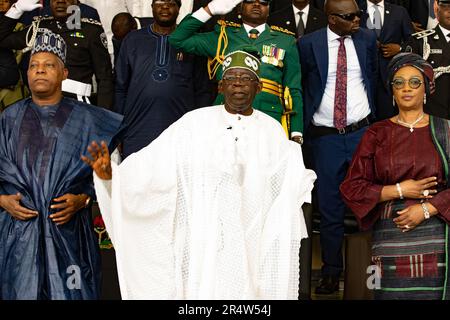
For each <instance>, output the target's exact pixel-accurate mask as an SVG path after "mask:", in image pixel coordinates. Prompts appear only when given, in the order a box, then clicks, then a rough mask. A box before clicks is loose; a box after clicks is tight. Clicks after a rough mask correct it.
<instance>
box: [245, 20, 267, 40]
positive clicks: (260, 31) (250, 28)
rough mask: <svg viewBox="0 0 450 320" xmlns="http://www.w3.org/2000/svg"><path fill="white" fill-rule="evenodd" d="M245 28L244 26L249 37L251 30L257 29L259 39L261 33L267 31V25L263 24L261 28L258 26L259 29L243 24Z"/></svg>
mask: <svg viewBox="0 0 450 320" xmlns="http://www.w3.org/2000/svg"><path fill="white" fill-rule="evenodd" d="M243 26H244V28H245V31H247V35H248V36H249V37H250V30H252V29H256V30H258V32H259V33H258V37H259V36H260V35H261V33H263V32H264V31H265V30H266V24H265V23H263V24H260V25H259V26H257V27H252V26H249V25H248V24H245V23H244V24H243Z"/></svg>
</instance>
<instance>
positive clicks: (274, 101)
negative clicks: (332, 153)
mask: <svg viewBox="0 0 450 320" xmlns="http://www.w3.org/2000/svg"><path fill="white" fill-rule="evenodd" d="M170 1H171V0H169V2H170ZM241 1H242V0H213V1H211V2H210V3H209V4H208V5H207V6H206V7H204V8H200V9H199V10H197V11H196V12H195V13H194V14H192V15H188V16H187V17H186V18H185V19H183V21H182V22H181V23H180V25H179V26H178V27H177V29H176V30H175V31H174V32H173V33H172V35H171V36H170V37H169V42H170V43H171V44H172V45H173V46H174V47H176V48H178V49H182V50H184V51H186V52H189V53H193V54H197V55H203V56H207V57H209V58H210V62H211V61H212V62H213V63H210V65H209V67H210V76H211V75H213V74H214V73H215V71H217V72H216V73H215V75H216V78H217V79H220V78H221V68H219V66H220V64H222V63H223V56H224V55H226V54H227V53H229V52H232V51H236V50H237V49H239V48H240V47H242V46H253V47H255V48H256V49H257V50H258V51H259V54H260V56H261V61H262V65H261V70H260V72H261V81H262V84H263V87H262V91H261V93H259V94H258V95H257V96H256V98H255V100H254V102H253V105H254V107H255V109H258V110H260V111H262V112H264V113H266V114H268V115H270V116H272V117H273V118H275V119H276V120H278V121H279V122H281V123H282V125H283V126H284V127H285V129H286V131H287V132H289V133H288V134H289V135H290V137H291V138H292V140H294V141H296V142H298V143H302V142H303V139H302V130H303V106H302V98H301V89H300V86H301V79H300V77H301V76H300V62H299V56H298V51H297V50H298V49H297V46H296V43H295V38H294V37H293V35H294V34H293V33H292V32H289V31H287V30H283V29H281V28H276V30H274V29H273V28H272V29H271V28H270V27H269V25H267V24H266V21H267V18H268V15H269V4H270V1H271V0H244V1H243V3H242V4H241V12H242V22H243V24H242V25H241V24H236V23H227V22H222V26H219V25H218V26H216V29H215V31H213V32H208V33H198V30H199V29H200V28H201V27H202V25H203V24H204V23H205V22H206V21H208V20H209V19H210V18H211V17H212V16H214V15H225V14H227V13H228V12H230V11H231V10H233V8H234V7H235V6H236V5H238V4H239V3H240V2H241ZM225 25H226V26H225ZM214 62H215V64H214ZM222 101H223V97H222V96H221V95H219V96H218V97H217V99H216V103H217V104H219V103H222Z"/></svg>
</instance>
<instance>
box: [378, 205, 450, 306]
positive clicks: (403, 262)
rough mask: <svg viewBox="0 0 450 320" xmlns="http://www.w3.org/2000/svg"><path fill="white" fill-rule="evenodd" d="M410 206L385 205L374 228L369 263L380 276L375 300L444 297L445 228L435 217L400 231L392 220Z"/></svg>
mask: <svg viewBox="0 0 450 320" xmlns="http://www.w3.org/2000/svg"><path fill="white" fill-rule="evenodd" d="M408 202H411V201H408ZM411 204H412V203H408V204H406V203H405V202H404V201H395V202H394V201H390V202H387V203H386V205H385V207H384V213H383V215H382V216H381V218H380V220H378V222H377V223H376V224H375V226H374V229H373V239H372V241H373V242H372V262H373V263H374V264H375V265H376V266H378V268H377V270H378V274H379V275H380V276H381V277H380V281H379V282H378V285H377V286H375V291H374V297H375V299H383V300H384V299H386V300H394V299H405V300H412V299H419V300H425V299H426V300H440V299H443V297H444V296H445V294H446V290H445V289H444V288H445V287H446V276H447V250H446V244H447V241H446V238H447V226H446V224H445V223H444V222H443V221H442V220H441V219H439V218H438V217H436V216H434V217H431V218H430V219H429V220H425V221H423V222H422V223H421V224H420V225H419V226H417V227H416V228H415V229H413V230H411V231H409V232H402V231H401V230H400V229H399V228H397V226H396V224H395V223H394V222H393V221H392V219H393V218H395V217H397V214H396V212H397V211H399V210H402V209H403V208H405V207H406V206H410V205H411Z"/></svg>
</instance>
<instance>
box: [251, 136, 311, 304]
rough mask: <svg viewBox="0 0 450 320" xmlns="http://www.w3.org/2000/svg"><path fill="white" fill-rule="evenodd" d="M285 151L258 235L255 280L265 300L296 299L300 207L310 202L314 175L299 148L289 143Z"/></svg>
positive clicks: (301, 226)
mask: <svg viewBox="0 0 450 320" xmlns="http://www.w3.org/2000/svg"><path fill="white" fill-rule="evenodd" d="M286 151H287V154H288V155H287V159H286V161H283V162H282V163H281V166H280V168H279V170H280V169H281V170H282V171H284V178H283V179H282V181H281V183H280V184H279V190H278V191H279V193H278V196H277V198H276V199H275V201H274V203H273V205H272V206H271V208H270V210H269V213H268V215H267V220H266V223H265V227H264V230H263V236H262V239H263V241H262V245H261V257H262V259H261V265H260V269H259V270H260V271H261V273H260V276H259V278H260V294H261V295H262V296H263V297H264V298H265V299H283V300H285V299H297V297H298V284H299V277H298V272H299V259H298V257H299V256H298V255H299V251H300V242H301V240H302V239H303V238H307V237H308V231H307V228H306V224H305V219H304V216H303V210H302V205H303V203H305V202H311V191H312V189H313V186H314V181H315V180H316V174H315V172H314V171H312V170H308V169H306V168H305V166H304V162H303V155H302V151H301V148H300V146H299V145H297V144H296V143H295V142H289V145H288V148H287V150H286ZM276 174H278V173H276Z"/></svg>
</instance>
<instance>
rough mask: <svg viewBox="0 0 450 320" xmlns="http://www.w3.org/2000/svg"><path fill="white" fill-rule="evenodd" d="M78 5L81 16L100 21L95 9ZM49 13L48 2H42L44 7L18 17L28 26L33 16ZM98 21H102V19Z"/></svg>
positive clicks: (50, 12) (81, 4) (48, 14)
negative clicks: (46, 3)
mask: <svg viewBox="0 0 450 320" xmlns="http://www.w3.org/2000/svg"><path fill="white" fill-rule="evenodd" d="M78 6H79V7H80V11H81V17H82V18H89V19H94V20H97V21H100V16H99V15H98V12H97V9H95V8H93V7H91V6H88V5H87V4H83V3H79V4H78ZM51 15H52V11H51V9H50V4H48V5H45V2H44V7H43V8H42V9H35V10H33V11H30V12H25V13H24V14H23V15H22V17H21V18H20V22H21V23H23V24H24V25H26V26H28V25H30V24H31V23H32V22H33V18H34V17H36V16H51ZM100 22H101V23H104V22H103V21H100Z"/></svg>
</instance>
